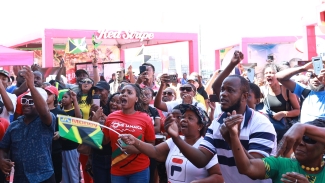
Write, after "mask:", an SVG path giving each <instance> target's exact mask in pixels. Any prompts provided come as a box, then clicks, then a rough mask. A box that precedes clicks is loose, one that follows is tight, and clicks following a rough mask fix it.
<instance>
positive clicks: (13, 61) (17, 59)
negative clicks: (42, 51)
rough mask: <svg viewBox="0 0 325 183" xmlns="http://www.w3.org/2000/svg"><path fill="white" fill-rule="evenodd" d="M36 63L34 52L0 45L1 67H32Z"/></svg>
mask: <svg viewBox="0 0 325 183" xmlns="http://www.w3.org/2000/svg"><path fill="white" fill-rule="evenodd" d="M33 63H34V52H32V51H21V50H15V49H11V48H7V47H4V46H1V45H0V65H1V66H7V65H32V64H33Z"/></svg>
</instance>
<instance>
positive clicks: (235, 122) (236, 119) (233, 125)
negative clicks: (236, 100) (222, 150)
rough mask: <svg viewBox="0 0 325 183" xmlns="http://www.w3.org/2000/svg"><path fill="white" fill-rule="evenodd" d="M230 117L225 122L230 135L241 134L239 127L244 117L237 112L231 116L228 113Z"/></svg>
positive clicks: (233, 112)
mask: <svg viewBox="0 0 325 183" xmlns="http://www.w3.org/2000/svg"><path fill="white" fill-rule="evenodd" d="M227 115H228V117H227V118H225V119H224V120H223V122H224V124H225V125H226V127H227V129H228V131H229V133H230V134H234V135H238V134H239V125H240V124H241V122H242V121H243V115H241V114H237V113H236V111H235V110H233V111H232V113H231V114H230V113H229V112H228V114H227Z"/></svg>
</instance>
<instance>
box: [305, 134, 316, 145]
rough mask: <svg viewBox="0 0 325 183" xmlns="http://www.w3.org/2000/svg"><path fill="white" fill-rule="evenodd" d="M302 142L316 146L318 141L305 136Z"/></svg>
mask: <svg viewBox="0 0 325 183" xmlns="http://www.w3.org/2000/svg"><path fill="white" fill-rule="evenodd" d="M302 140H303V141H304V142H305V143H307V144H316V143H317V141H316V140H313V139H311V138H309V137H307V136H306V135H304V136H303V137H302Z"/></svg>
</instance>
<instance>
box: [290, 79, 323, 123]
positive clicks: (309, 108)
mask: <svg viewBox="0 0 325 183" xmlns="http://www.w3.org/2000/svg"><path fill="white" fill-rule="evenodd" d="M304 89H305V87H303V85H301V84H300V83H298V82H296V87H295V90H294V91H293V93H294V94H296V95H297V96H298V97H300V96H301V95H302V92H303V90H304ZM315 119H323V120H325V91H319V92H316V91H313V90H311V91H310V93H309V95H308V96H307V97H306V98H305V100H304V102H303V103H302V107H301V113H300V121H301V123H306V122H309V121H313V120H315Z"/></svg>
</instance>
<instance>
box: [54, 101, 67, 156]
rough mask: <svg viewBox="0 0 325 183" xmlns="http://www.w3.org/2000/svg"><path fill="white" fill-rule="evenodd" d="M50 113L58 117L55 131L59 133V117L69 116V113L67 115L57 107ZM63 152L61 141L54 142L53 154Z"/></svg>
mask: <svg viewBox="0 0 325 183" xmlns="http://www.w3.org/2000/svg"><path fill="white" fill-rule="evenodd" d="M50 111H51V113H53V114H54V116H55V117H56V123H55V131H56V132H57V131H59V122H58V118H57V115H58V114H61V115H67V113H65V112H64V111H62V110H61V109H58V108H57V107H56V108H54V109H52V110H50ZM61 152H62V145H61V140H52V154H54V153H61Z"/></svg>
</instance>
